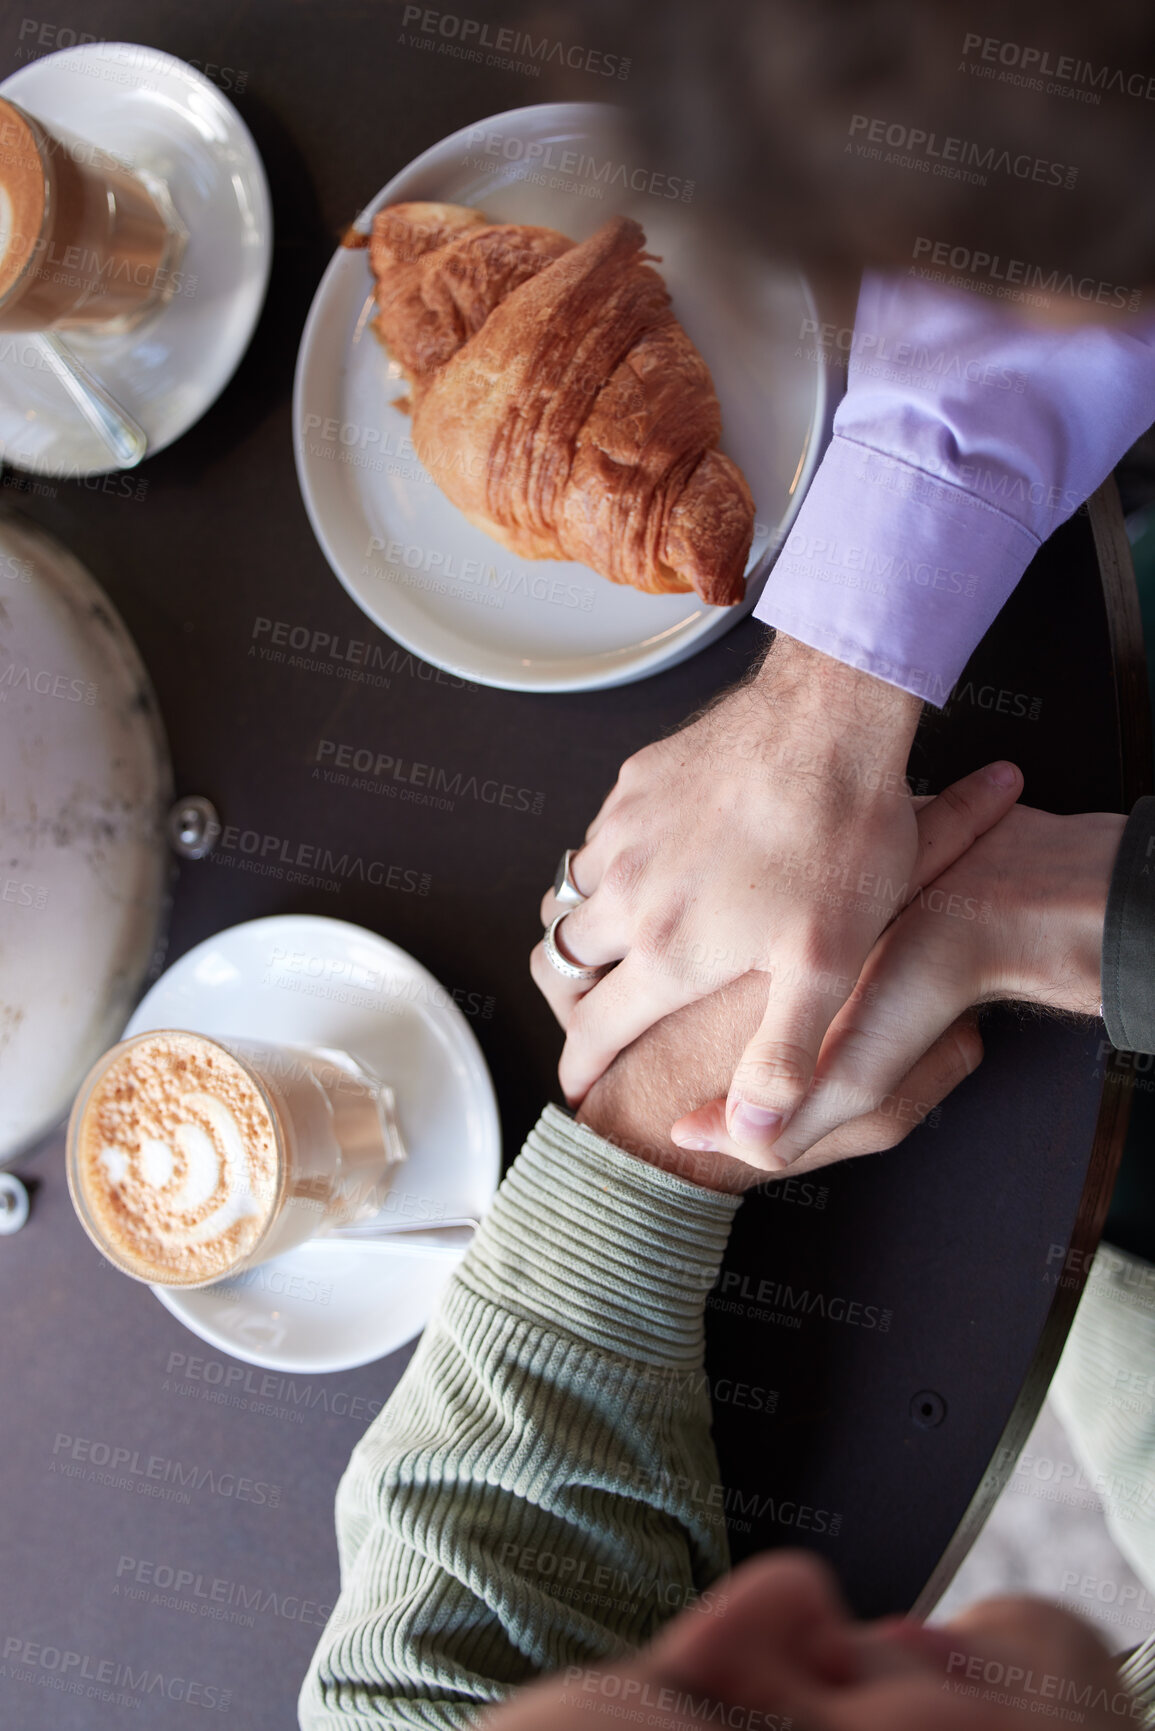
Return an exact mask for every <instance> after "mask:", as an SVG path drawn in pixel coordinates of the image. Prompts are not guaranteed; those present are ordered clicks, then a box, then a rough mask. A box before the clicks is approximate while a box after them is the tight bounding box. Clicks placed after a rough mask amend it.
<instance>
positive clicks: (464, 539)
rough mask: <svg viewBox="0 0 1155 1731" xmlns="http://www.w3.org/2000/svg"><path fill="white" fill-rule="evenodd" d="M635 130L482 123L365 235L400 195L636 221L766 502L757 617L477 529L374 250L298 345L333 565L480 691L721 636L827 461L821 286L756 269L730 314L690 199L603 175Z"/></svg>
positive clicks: (302, 397) (423, 159)
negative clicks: (433, 428) (814, 336)
mask: <svg viewBox="0 0 1155 1731" xmlns="http://www.w3.org/2000/svg"><path fill="white" fill-rule="evenodd" d="M619 125H620V123H619V121H618V119H617V115H616V111H615V110H614V109H613V108H611V107H609V106H607V105H603V104H600V103H551V104H546V105H543V106H540V107H533V108H519V109H514V110H513V111H512V112H511V113H508V114H500V115H496V116H494V117H493V118H492V119H490V120H484V121H479V122H478V124H477V125H476V126H474V127H465V128H463V129H462V130H461V131H460V132H457V133H454V134H453V136H452V137H450V138H446V139H443V140H442V142H441V143H440V144H436V145H434V146H433V148H432V149H430V150H427V151H426V152H425V153H424V155H422V156H419V157H418V158H417V159H416V161H415V162H412V163H410V165H409V166H408V168H405V169H402V171H401V173H400V174H398V175H396V176H395V177H394V179H393V180H391V181H390V182H389V184H388V186H386V187H384V188H383V189H382V191H381V192H379V193H378V195H377V197H376V198H375V199H374V200H373V201H372V203H371V204H370V205H368V206H367V207H366V209H365V210H364V211H363V212H362V214H361V216H360V217H359V218H358V219H357V227H358V228H360V229H364V230H367V229H368V227H369V225H370V223H371V221H372V217H373V214H374V212H375V211H377V210H378V209H379V208H380V207H381V206H382V205H386V204H393V203H395V202H397V201H399V200H402V199H432V200H442V201H445V202H447V203H455V204H468V205H473V206H475V207H477V208H478V209H481V210H483V211H484V212H485V213H486V215H488V216H492V217H494V218H495V219H497V220H499V221H503V222H524V223H542V224H545V225H547V226H550V227H554V228H557V229H560V230H561V231H562V232H563V233H565V234H568V235H570V236H572V237H573V238H574V239H575V240H582V239H584V238H585V237H586V236H587V235H590V234H592V233H593V232H594V230H595V229H597V228H599V227H600V226H601V224H602V223H603V222H605V221H606V219H607V218H608V217H610V216H611V215H614V214H616V213H617V212H619V211H621V212H624V213H626V214H629V215H632V216H635V217H637V218H638V220H639V221H640V222H641V223H642V226H643V227H644V229H645V231H646V241H647V247H648V249H649V250H650V251H652V252H654V253H657V254H659V255H660V257H661V261H662V262H661V267H660V268H661V270H662V273H663V275H664V276H665V278H666V280H667V282H668V284H669V286H670V291H671V293H672V295H673V300H674V307H675V310H676V311H677V314H678V316H679V318H680V319H681V321H682V323H683V325H684V326H685V328H686V330H687V332H688V333H689V334H690V336H691V337H693V339H694V341H695V342H696V343H697V345H698V347H699V349H700V350H701V352H702V354H703V355H704V356H705V359H706V361H707V362H708V363H709V366H710V370H711V373H712V374H713V378H714V384H715V388H716V390H717V392H718V398H719V401H720V402H721V405H722V424H723V439H722V444H723V448H724V449H725V450H726V451H727V452H728V453H729V454H730V455H731V456H732V457H734V459H735V460H736V461H737V462H738V463H739V464H740V465H741V467H742V469H743V472H744V473H745V475H746V478H747V480H748V481H749V483H750V488H751V491H752V492H753V494H754V501H755V506H756V513H757V519H758V526H757V529H756V532H755V539H754V546H753V549H752V551H751V555H750V561H749V564H748V566H747V571H748V576H749V581H748V586H747V599H746V602H745V604H744V605H742V606H738V607H707V606H705V605H704V604H703V603H702V602H701V601H699V600H698V598H697V596H695V595H643V594H641V593H639V592H638V591H637V590H635V589H630V588H622V587H617V586H615V585H614V584H612V583H609V582H607V581H606V580H605V579H604V578H602V577H599V576H597V575H596V574H595V573H594V572H592V571H589V570H587V569H586V568H585V567H584V566H582V565H575V564H562V563H559V562H556V561H552V560H529V559H520V558H517V557H516V556H515V555H514V554H512V553H509V552H507V551H506V549H505V548H504V547H501V546H500V545H499V544H498V543H497V542H496V541H494V540H493V539H492V538H491V537H490V536H488V535H486V534H485V533H484V532H483V531H482V530H480V529H476V528H474V527H473V525H472V524H470V523H469V522H468V521H467V520H466V519H465V517H464V516H463V515H462V514H461V512H460V511H458V510H457V508H456V507H455V506H454V505H451V504H450V502H449V501H448V499H447V498H446V497H445V495H444V494H443V493H442V492H441V490H440V488H438V487H437V486H436V485H435V484H434V483H433V481H432V479H431V477H430V476H429V474H428V473H427V472H426V470H425V469H424V467H423V466H422V464H421V463H420V462H419V461H418V459H417V458H416V457H415V456H414V455H413V452H412V445H411V444H410V443H409V431H410V423H409V417H408V416H407V415H405V414H403V413H402V412H401V410H399V409H396V408H394V407H392V406H391V402H392V399H394V398H396V397H398V396H400V395H403V394H404V390H405V385H404V381H403V380H402V379H401V378H400V376H399V373H398V370H397V369H396V367H395V366H394V365H393V364H392V363H391V362H390V361H389V358H388V356H387V355H386V353H385V351H384V349H383V348H382V346H381V344H380V343H379V342H378V340H377V338H376V337H375V336H374V335H373V333H372V331H371V330H370V329H369V328H368V326H369V320H370V319H371V318H372V316H373V311H374V308H373V302H372V279H371V276H370V271H369V264H368V255H367V254H366V253H365V252H364V251H352V250H350V249H348V248H339V249H338V251H337V252H336V254H335V255H334V257H333V259H332V260H331V262H330V264H329V267H328V269H327V270H326V272H325V275H324V277H323V278H322V279H321V285H320V287H319V289H318V290H317V294H316V297H315V299H314V301H313V306H312V309H311V311H310V313H309V317H308V321H307V322H306V325H305V330H304V335H303V336H302V339H301V349H300V354H299V356H298V360H297V377H296V385H295V390H294V397H293V440H294V447H295V450H296V456H297V474H298V477H299V480H300V485H301V492H302V495H303V497H304V501H305V507H306V509H307V511H308V513H309V519H310V521H311V523H312V525H313V530H314V533H315V534H316V536H317V540H318V541H319V542H320V545H321V548H322V551H323V552H324V554H325V557H326V558H327V559H328V561H329V563H330V565H331V566H332V567H333V570H334V571H335V572H336V574H337V576H338V577H339V578H340V580H341V582H342V583H343V584H344V585H345V588H346V589H347V590H348V591H349V594H350V595H351V596H352V597H353V599H354V601H356V603H357V605H358V606H359V607H360V608H361V609H362V610H363V611H364V612H365V613H367V614H368V615H369V617H370V619H372V620H374V621H375V622H376V623H377V624H378V625H380V626H381V628H382V630H384V631H387V632H388V633H389V635H390V636H391V637H393V638H395V639H396V640H397V641H398V642H399V643H402V644H404V645H405V647H406V648H407V649H410V650H412V651H413V652H414V653H415V654H417V655H420V656H421V657H422V658H423V659H424V660H426V661H431V662H433V663H434V664H435V665H436V666H438V667H444V668H447V669H449V670H451V671H452V672H455V673H458V674H461V675H463V676H464V677H466V678H469V679H472V680H476V681H477V682H479V683H480V684H484V685H496V686H500V687H503V688H505V689H507V690H513V691H580V690H590V689H595V688H598V687H601V686H607V685H619V684H624V683H626V682H627V681H629V680H634V679H640V678H643V677H644V676H646V675H647V674H650V673H654V672H656V671H657V670H658V669H659V668H662V667H668V666H670V665H671V664H672V663H674V662H676V661H681V660H682V659H684V658H685V657H686V656H687V655H691V654H693V653H694V652H695V651H696V650H698V649H701V648H703V647H704V646H705V645H706V644H707V643H709V642H712V641H713V640H714V639H715V638H717V637H719V636H721V635H722V633H723V632H725V631H728V630H729V629H730V628H731V626H733V625H734V624H736V623H737V621H738V620H739V619H741V618H743V617H744V615H745V614H746V613H748V612H749V610H750V608H751V607H753V605H754V603H755V601H756V600H757V598H758V595H759V593H760V592H761V586H762V583H763V581H764V579H765V576H766V573H767V571H768V570H769V567H770V565H771V563H772V562H773V558H774V556H775V555H776V553H777V551H778V549H779V548H780V547H781V545H782V542H783V541H784V540H785V538H786V535H787V533H788V531H789V528H790V524H791V522H792V521H793V518H794V514H795V512H796V511H797V509H798V506H799V505H800V504H801V501H802V496H803V494H804V493H805V491H806V488H807V486H808V485H809V482H810V477H811V475H812V474H813V471H814V469H815V468H816V466H817V464H818V460H819V457H820V456H821V448H822V443H823V439H822V434H823V432H824V430H825V426H826V415H827V383H826V377H825V374H824V371H823V368H822V367H821V365H820V364H819V362H818V361H817V359H807V358H806V355H807V353H809V354H810V355H811V356H815V355H816V353H817V350H816V348H815V345H814V343H813V342H812V341H810V340H807V339H805V338H804V337H803V335H802V332H803V330H804V328H805V324H804V321H806V320H811V321H813V320H814V318H815V312H814V305H813V302H812V300H811V296H810V292H809V289H808V288H807V285H806V284H805V282H804V281H803V280H802V279H801V278H800V277H799V276H798V275H797V274H796V273H793V272H782V271H778V272H775V271H772V270H770V269H766V270H760V271H759V273H758V276H757V279H756V281H755V282H754V283H753V284H752V285H750V292H749V293H748V295H747V298H746V302H745V316H744V317H738V316H736V315H735V311H734V308H733V307H730V306H728V307H725V308H723V307H721V306H720V305H718V304H717V302H716V299H715V298H714V297H713V296H712V295H711V293H710V290H709V288H708V286H707V283H706V279H705V273H703V271H702V270H701V269H700V268H699V267H696V266H695V262H694V253H693V250H692V244H691V235H690V231H689V228H688V225H687V222H686V206H685V204H683V203H681V202H680V200H678V199H675V200H671V199H669V198H667V197H665V196H656V195H655V194H654V193H653V192H652V191H645V192H642V193H638V192H634V191H629V190H623V189H622V186H621V182H620V179H619V183H618V185H616V186H615V185H613V184H611V183H610V181H609V180H608V179H607V180H605V181H604V182H603V180H602V179H600V178H599V175H598V171H599V169H601V167H602V165H603V164H607V163H608V164H610V165H611V166H612V165H613V164H615V163H620V162H622V161H624V160H626V159H627V157H628V149H627V147H626V146H624V145H623V144H621V143H620V142H619V138H618V134H619ZM547 151H551V152H552V153H553V154H552V156H551V157H549V158H547V159H545V160H546V166H548V163H549V162H553V161H557V162H571V163H572V162H578V163H586V164H589V165H592V166H591V168H590V170H589V172H588V173H586V174H584V175H576V176H575V175H573V174H570V175H569V176H568V177H567V175H566V174H564V173H555V174H552V175H551V174H549V173H545V172H542V171H541V170H542V164H543V158H545V153H546V152H547ZM527 152H528V159H527ZM622 178H624V177H622ZM652 178H653V177H650V181H652ZM635 181H636V175H635ZM647 185H649V181H647ZM591 193H599V194H600V195H601V196H596V197H595V196H590V195H591ZM811 328H814V327H813V325H811ZM391 549H392V552H391V551H390V550H391Z"/></svg>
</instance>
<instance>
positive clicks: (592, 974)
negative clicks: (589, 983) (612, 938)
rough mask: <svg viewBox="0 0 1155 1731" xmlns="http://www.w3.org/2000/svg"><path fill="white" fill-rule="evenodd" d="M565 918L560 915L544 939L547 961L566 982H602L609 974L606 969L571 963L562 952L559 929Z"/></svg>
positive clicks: (563, 915) (543, 944) (543, 945)
mask: <svg viewBox="0 0 1155 1731" xmlns="http://www.w3.org/2000/svg"><path fill="white" fill-rule="evenodd" d="M567 912H568V910H567ZM565 918H566V914H564V913H561V914H559V915H558V916H557V918H556V920H554V922H553V924H552V925H551V926H550V928H549V930H548V931H547V932H546V934H545V937H544V938H543V939H542V948H543V949H544V951H545V959H546V961H547V962H548V963H549V965H550V967H551V968H552V969H553V970H554V972H555V973H558V974H560V975H561V976H562V978H563V979H564V980H600V979H601V977H602V975H603V974H604V973H607V972H608V969H607V968H606V967H604V966H603V967H600V968H587V967H584V966H583V965H582V963H581V962H573V961H571V960H570V958H569V957H568V956H567V955H565V954H564V952H563V951H562V949H561V946H560V945H559V943H558V941H557V929H558V927H559V926H560V925H561V922H562V921H563V920H564V919H565Z"/></svg>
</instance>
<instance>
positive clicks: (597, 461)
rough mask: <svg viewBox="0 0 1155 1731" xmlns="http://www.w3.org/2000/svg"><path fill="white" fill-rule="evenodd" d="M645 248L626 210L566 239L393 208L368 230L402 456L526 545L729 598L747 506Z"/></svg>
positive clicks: (742, 559)
mask: <svg viewBox="0 0 1155 1731" xmlns="http://www.w3.org/2000/svg"><path fill="white" fill-rule="evenodd" d="M644 246H645V236H644V234H643V232H642V229H641V227H640V226H639V224H638V223H636V222H634V221H632V220H631V219H630V218H628V217H614V218H612V219H611V220H610V221H609V222H607V223H605V224H604V225H603V226H602V227H601V228H600V229H599V230H598V231H597V233H596V234H594V235H592V236H591V237H590V238H589V239H588V240H586V241H582V242H580V243H579V244H575V243H574V242H572V241H570V240H569V239H567V238H566V236H565V235H562V234H559V233H558V232H557V231H556V230H554V229H548V228H535V227H530V226H526V225H522V224H514V223H489V222H487V221H486V220H485V218H484V216H483V215H481V213H480V212H478V211H475V210H471V209H469V208H467V207H465V206H462V205H447V204H432V203H426V204H400V205H392V206H390V207H388V208H387V209H385V210H383V211H380V212H379V213H378V214H377V216H376V217H375V219H374V222H373V229H372V234H371V237H370V242H369V256H370V264H371V267H372V269H373V273H374V276H375V278H376V284H377V287H376V299H377V307H378V312H377V317H376V318H375V320H374V330H375V331H376V333H377V335H378V336H379V337H380V338H381V340H382V341H383V342H384V343H385V345H386V347H387V348H388V350H389V352H390V354H391V356H392V357H393V358H394V359H395V360H396V361H397V362H398V364H399V365H400V367H401V369H402V371H403V372H404V374H405V376H406V378H407V379H408V381H409V384H410V387H411V388H410V400H409V406H410V408H411V411H412V416H413V443H414V448H415V449H416V451H417V454H418V456H419V457H420V458H421V460H422V462H423V463H424V464H425V466H426V467H427V468H428V469H429V471H430V473H431V474H432V476H433V478H434V479H435V480H436V481H437V482H438V483H439V485H440V486H441V487H442V489H443V491H444V492H445V493H446V495H447V496H448V497H449V498H450V499H451V500H452V501H453V502H454V504H455V505H457V506H458V507H459V508H460V509H461V510H462V511H463V512H464V513H465V515H466V516H467V517H468V518H469V520H470V521H471V522H473V523H476V524H477V525H478V527H480V528H482V529H484V530H486V531H487V533H488V534H490V535H492V536H493V537H494V538H495V539H496V540H498V541H500V542H501V543H502V544H503V545H504V546H506V547H508V548H509V549H510V550H511V551H512V552H515V553H518V554H521V555H523V556H525V557H527V558H533V559H573V560H577V561H579V562H581V563H583V564H585V565H588V566H590V567H591V568H592V569H593V570H595V571H597V572H599V573H600V574H601V575H602V576H604V577H608V578H609V579H610V581H611V582H614V583H626V584H632V585H633V586H634V587H636V588H638V589H644V590H648V591H651V592H657V593H661V592H679V591H686V590H696V591H697V593H698V594H699V595H700V596H701V597H702V599H703V600H704V601H707V602H710V603H712V604H714V605H720V606H728V605H731V604H733V603H734V602H737V601H740V600H741V599H742V597H743V595H744V593H745V579H744V575H743V573H744V571H745V565H746V559H747V557H748V554H749V550H750V542H751V539H752V536H753V528H754V503H753V500H752V498H751V496H750V490H749V488H748V487H747V485H746V481H745V478H744V476H743V475H742V472H741V470H740V469H739V468H738V467H737V465H736V464H735V463H733V462H732V461H731V460H730V458H728V457H726V456H724V455H723V454H722V452H720V451H718V450H717V449H716V446H717V443H718V439H719V437H720V436H721V430H722V425H721V411H720V409H719V406H718V399H717V397H716V396H715V394H714V388H713V384H712V381H711V379H710V374H709V370H708V368H707V367H706V364H705V362H704V361H703V359H702V357H701V355H700V354H699V353H698V351H697V349H696V348H695V347H694V345H693V343H692V342H691V341H690V339H689V337H688V336H687V335H686V333H685V331H684V330H683V329H682V327H681V325H680V324H679V323H678V321H677V319H676V318H675V317H674V313H673V310H672V308H671V305H670V297H669V294H668V292H667V290H666V286H665V283H664V282H663V281H662V278H661V276H660V275H659V274H658V272H657V271H656V270H654V269H653V268H652V266H651V265H650V264H648V263H647V262H646V260H647V257H648V256H649V255H647V254H646V253H645V252H644V250H643V249H644Z"/></svg>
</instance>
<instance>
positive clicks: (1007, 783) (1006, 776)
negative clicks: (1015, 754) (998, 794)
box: [987, 763, 1019, 787]
mask: <svg viewBox="0 0 1155 1731" xmlns="http://www.w3.org/2000/svg"><path fill="white" fill-rule="evenodd" d="M1018 779H1019V772H1018V770H1017V769H1016V768H1015V765H1014V764H1013V763H992V764H991V766H990V768H989V769H988V770H987V780H988V781H989V782H990V784H991V786H992V787H1014V785H1015V783H1016V781H1017V780H1018Z"/></svg>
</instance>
